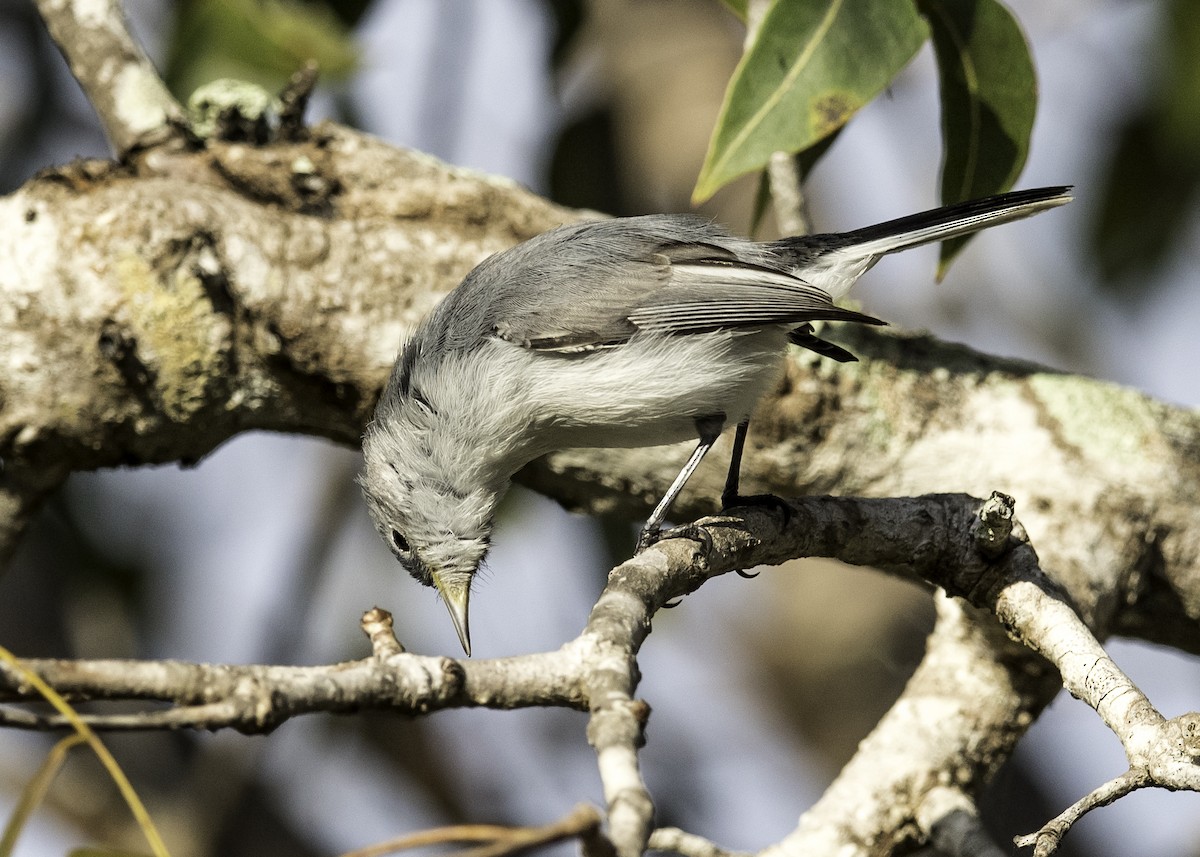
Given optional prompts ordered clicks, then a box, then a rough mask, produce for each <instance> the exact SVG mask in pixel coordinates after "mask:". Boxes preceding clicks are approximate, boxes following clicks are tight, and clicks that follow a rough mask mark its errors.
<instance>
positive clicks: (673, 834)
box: [650, 827, 751, 857]
mask: <svg viewBox="0 0 1200 857" xmlns="http://www.w3.org/2000/svg"><path fill="white" fill-rule="evenodd" d="M650 850H651V851H673V852H674V853H676V854H682V855H683V857H751V854H750V852H748V851H732V850H730V849H728V848H722V847H721V846H720V845H717V844H716V843H714V842H712V841H710V840H708V839H705V838H704V837H703V836H697V835H696V834H694V833H688V832H687V831H685V830H680V829H679V828H678V827H660V828H658V829H657V830H655V831H654V832H653V833H651V834H650Z"/></svg>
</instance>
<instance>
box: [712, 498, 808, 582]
mask: <svg viewBox="0 0 1200 857" xmlns="http://www.w3.org/2000/svg"><path fill="white" fill-rule="evenodd" d="M736 506H769V507H771V508H772V509H774V510H775V511H777V512H779V514H780V515H782V516H783V524H784V526H787V525H788V523H789V522H790V521H791V520H792V507H791V506H789V505H788V502H787V500H784V499H783V498H782V497H776V496H775V495H774V494H728V493H727V494H722V495H721V508H722V509H732V508H734V507H736ZM734 573H736V574H737V576H738V577H744V578H746V579H747V580H752V579H753V578H755V577H758V575H759V573H758V572H757V571H756V572H754V573H753V574H751V573H750V572H748V571H744V570H742V569H740V568H735V569H734Z"/></svg>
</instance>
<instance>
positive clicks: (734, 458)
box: [721, 420, 792, 524]
mask: <svg viewBox="0 0 1200 857" xmlns="http://www.w3.org/2000/svg"><path fill="white" fill-rule="evenodd" d="M749 428H750V420H742V421H741V422H740V423H738V424H737V429H736V430H735V431H734V433H733V452H732V453H731V454H730V456H729V475H728V476H726V477H725V490H724V491H722V492H721V508H722V509H730V508H732V507H734V506H770V507H772V508H774V509H778V510H779V512H780V513H781V514H782V515H783V522H784V523H785V524H786V523H787V522H788V521H790V520H791V517H792V507H791V506H789V505H788V504H787V501H786V500H784V499H783V498H782V497H776V496H775V495H774V494H741V493H739V492H738V482H739V480H740V478H741V473H742V450H743V449H744V448H745V446H746V432H747V431H748V430H749Z"/></svg>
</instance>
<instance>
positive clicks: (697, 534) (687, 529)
mask: <svg viewBox="0 0 1200 857" xmlns="http://www.w3.org/2000/svg"><path fill="white" fill-rule="evenodd" d="M665 539H691V540H692V541H694V542H698V543H699V544H700V552H701V553H702V554H703V555H704V556H706V557H707V556H708V555H709V554H710V553H712V549H713V540H712V536H710V535H709V534H708V530H706V529H704V528H703V527H700V526H697V525H696V524H682V525H680V526H678V527H668V528H667V529H665V530H663V529H654V530H642V532H641V534H640V535H639V536H638V541H637V549H636V550H635V551H634V553H641V552H642V551H644V550H645V549H646V548H648V547H650V546H651V545H653V544H657V543H658V542H661V541H663V540H665Z"/></svg>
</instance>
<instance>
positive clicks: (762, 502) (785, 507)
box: [721, 494, 792, 526]
mask: <svg viewBox="0 0 1200 857" xmlns="http://www.w3.org/2000/svg"><path fill="white" fill-rule="evenodd" d="M737 506H767V507H770V508H771V509H774V510H775V511H776V512H778V513H779V514H780V515H782V516H783V524H784V526H787V525H788V524H789V523H790V522H791V520H792V507H791V506H790V505H789V504H788V501H787V500H785V499H783V498H782V497H776V496H775V495H774V494H722V495H721V509H722V511H728V510H729V509H733V508H735V507H737Z"/></svg>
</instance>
